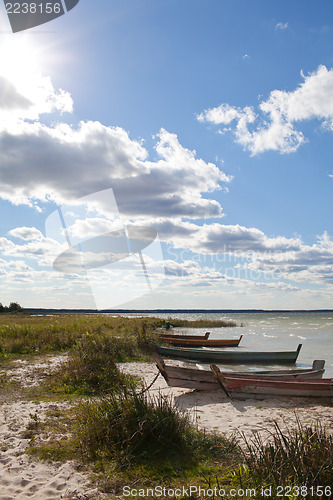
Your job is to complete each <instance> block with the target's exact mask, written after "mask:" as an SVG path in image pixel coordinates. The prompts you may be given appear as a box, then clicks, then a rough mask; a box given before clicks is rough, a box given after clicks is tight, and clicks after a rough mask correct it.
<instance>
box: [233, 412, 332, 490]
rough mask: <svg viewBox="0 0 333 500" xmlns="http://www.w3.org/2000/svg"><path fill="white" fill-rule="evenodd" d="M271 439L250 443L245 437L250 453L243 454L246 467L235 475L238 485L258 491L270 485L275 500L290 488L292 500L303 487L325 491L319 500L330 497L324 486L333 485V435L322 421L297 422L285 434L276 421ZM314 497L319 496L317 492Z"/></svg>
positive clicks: (254, 439)
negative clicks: (280, 491) (281, 492)
mask: <svg viewBox="0 0 333 500" xmlns="http://www.w3.org/2000/svg"><path fill="white" fill-rule="evenodd" d="M271 438H272V439H271V440H270V442H268V443H264V442H263V440H262V438H261V436H260V434H257V435H256V436H255V437H254V438H253V440H252V441H251V442H249V441H248V440H246V439H245V438H244V439H245V442H246V445H247V451H246V453H245V454H244V459H245V468H243V469H239V471H238V473H237V474H236V476H237V480H238V482H239V485H240V486H244V485H245V486H246V487H253V488H256V489H257V490H259V489H260V490H261V488H267V487H269V486H270V487H272V490H271V492H272V495H274V496H272V498H275V495H278V493H279V490H281V488H285V490H284V491H286V489H289V487H291V492H290V494H291V496H290V498H293V496H292V492H293V491H294V493H297V487H301V486H303V487H304V489H303V492H305V491H308V492H309V493H310V491H314V492H316V491H319V489H318V490H317V488H320V489H322V490H323V495H322V496H320V495H319V496H320V498H331V492H329V494H328V495H326V494H325V486H327V487H328V486H331V485H332V484H333V437H332V435H330V434H329V433H328V432H327V430H326V429H324V428H323V427H322V426H321V425H320V423H319V422H318V423H317V424H316V425H310V426H305V425H302V424H301V422H300V421H299V420H297V426H296V428H295V429H288V430H287V431H286V432H283V431H282V430H281V428H280V426H279V424H278V423H277V422H275V430H274V432H273V433H272V436H271ZM293 488H295V490H293ZM311 488H312V490H311ZM306 489H307V490H306ZM326 493H328V490H327V489H326ZM299 495H301V493H299ZM295 496H297V494H295ZM302 496H303V497H304V496H306V495H303V494H302ZM310 496H311V495H310ZM310 496H309V498H310ZM312 496H318V495H316V493H314V494H313V495H312ZM306 498H308V497H307V496H306Z"/></svg>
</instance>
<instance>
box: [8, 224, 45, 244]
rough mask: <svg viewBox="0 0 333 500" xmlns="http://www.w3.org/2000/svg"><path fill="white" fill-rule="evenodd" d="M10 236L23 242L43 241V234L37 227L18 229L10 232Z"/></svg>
mask: <svg viewBox="0 0 333 500" xmlns="http://www.w3.org/2000/svg"><path fill="white" fill-rule="evenodd" d="M8 234H9V236H14V238H20V239H21V240H26V241H29V240H36V239H42V238H43V237H44V236H43V234H42V233H41V232H40V231H39V230H38V229H36V228H35V227H17V228H15V229H12V230H11V231H9V232H8Z"/></svg>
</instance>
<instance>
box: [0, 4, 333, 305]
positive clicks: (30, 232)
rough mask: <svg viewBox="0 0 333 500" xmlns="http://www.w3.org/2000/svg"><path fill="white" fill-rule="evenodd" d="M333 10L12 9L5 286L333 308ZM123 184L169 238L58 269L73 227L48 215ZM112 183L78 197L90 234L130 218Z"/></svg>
mask: <svg viewBox="0 0 333 500" xmlns="http://www.w3.org/2000/svg"><path fill="white" fill-rule="evenodd" d="M332 14H333V6H332V2H331V1H329V0H321V1H319V2H316V3H314V2H312V1H308V0H306V1H304V0H302V1H300V0H295V1H293V2H287V1H285V0H282V1H279V2H275V1H272V2H267V1H264V0H260V1H259V0H254V1H251V2H248V1H245V0H232V1H231V0H230V1H225V0H200V1H199V0H177V1H173V0H143V1H138V0H135V1H134V0H121V1H120V0H119V1H112V2H110V1H106V0H99V2H98V4H97V3H96V2H91V1H89V0H80V2H79V4H78V5H77V7H75V8H74V9H73V10H72V11H71V12H69V13H67V14H66V15H64V16H62V17H60V18H58V19H57V20H54V21H52V22H50V23H48V24H45V25H42V26H40V27H37V28H34V29H31V30H27V31H26V32H21V33H15V34H12V33H11V32H10V29H9V23H8V20H7V18H6V13H5V11H4V9H2V10H1V11H0V16H1V17H0V24H1V29H0V31H1V32H0V90H1V92H0V124H1V126H0V186H1V189H0V196H1V200H0V211H1V214H2V217H1V219H0V278H1V281H0V301H1V302H2V303H4V304H7V303H9V302H10V301H13V300H17V301H19V302H20V303H21V304H22V305H23V306H26V307H68V308H71V307H73V308H77V307H98V308H101V307H103V308H104V307H126V308H132V307H133V308H148V309H149V308H152V309H154V308H189V309H190V308H205V309H209V308H215V309H216V308H221V309H223V308H235V309H237V308H243V309H245V308H263V309H265V308H273V309H302V308H304V309H319V308H332V304H333V302H332V298H333V293H332V292H333V289H332V286H333V273H332V271H333V242H332V237H333V228H332V186H333V164H332V152H333V142H332V139H333V53H332V46H333V44H332V41H333V23H332ZM106 189H109V190H111V189H112V193H113V195H114V197H115V198H113V197H112V196H113V195H112V196H111V195H110V196H111V198H110V199H112V200H113V201H114V203H113V204H112V210H113V209H115V206H117V210H119V214H120V216H121V221H122V222H121V224H123V226H124V227H125V226H126V227H128V226H129V225H134V226H136V227H138V226H140V227H149V228H153V229H154V231H156V233H157V234H158V237H159V242H160V245H161V249H162V253H160V252H159V250H158V248H159V243H158V242H157V240H156V241H155V243H154V245H155V246H154V245H153V246H151V247H149V245H147V249H146V250H145V251H144V252H143V254H141V256H140V255H132V256H129V258H127V259H126V258H124V259H122V260H121V262H118V264H117V265H114V264H112V265H110V266H106V267H103V266H100V267H96V268H95V269H93V268H92V269H90V270H89V272H88V274H87V273H82V272H75V270H74V271H73V270H71V271H73V272H67V273H66V272H59V270H58V271H57V270H55V269H54V268H53V262H54V260H55V258H56V257H57V255H59V254H63V252H64V251H65V250H66V245H67V246H68V241H67V240H66V239H65V238H64V235H62V236H61V235H58V236H57V237H55V233H54V232H52V231H51V232H50V223H49V222H47V221H50V219H48V217H49V216H50V215H51V214H52V213H53V212H54V211H55V210H57V207H67V208H66V210H67V211H68V213H69V212H70V211H71V210H72V211H73V210H74V209H73V206H74V205H75V203H76V204H77V201H76V202H75V200H78V199H81V198H82V197H86V196H88V195H92V194H93V193H100V192H101V191H102V190H106ZM109 192H110V193H111V191H109ZM96 196H97V198H89V200H88V202H87V203H88V205H89V204H90V205H89V207H90V208H89V207H88V205H87V207H88V208H89V209H87V210H86V211H85V212H84V213H82V212H81V215H80V218H79V219H78V220H77V221H76V222H75V221H74V220H73V219H69V218H68V219H66V217H67V216H66V212H65V210H64V209H62V213H63V214H64V217H65V223H68V224H69V225H70V227H68V231H69V235H70V236H71V237H75V238H76V240H75V241H78V242H83V241H85V240H87V239H89V237H90V238H91V237H97V236H98V235H99V234H102V233H101V231H105V232H108V231H111V230H114V229H115V228H116V229H117V227H116V226H117V223H119V224H120V222H119V221H120V219H119V218H118V215H119V214H118V215H117V216H115V211H114V210H113V211H112V210H111V208H110V206H108V205H107V203H106V202H104V201H103V200H104V198H103V196H102V195H100V196H99V195H96ZM98 196H99V197H98ZM102 198H103V199H102ZM96 200H97V201H96ZM115 204H116V205H115ZM70 207H71V208H70ZM92 207H93V209H92ZM58 213H59V212H58ZM68 217H69V216H68ZM54 220H55V219H54ZM52 221H53V219H52ZM54 224H55V222H54ZM52 227H53V226H52ZM48 228H49V229H48ZM53 229H54V228H53ZM51 233H52V234H51ZM72 244H73V245H74V243H73V240H72ZM142 255H143V256H144V261H145V266H146V269H145V270H144V269H143V268H142ZM147 273H148V275H149V280H150V281H149V286H148V288H147V283H148V281H147ZM152 288H153V289H152ZM129 290H131V292H129Z"/></svg>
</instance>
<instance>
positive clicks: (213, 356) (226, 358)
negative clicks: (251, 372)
mask: <svg viewBox="0 0 333 500" xmlns="http://www.w3.org/2000/svg"><path fill="white" fill-rule="evenodd" d="M153 344H154V346H155V349H156V351H157V352H158V354H160V355H161V356H163V357H170V358H182V359H189V360H193V361H202V362H207V363H209V362H213V363H214V362H215V363H233V364H243V363H255V364H286V363H287V364H289V363H296V360H297V357H298V355H299V352H300V350H301V348H302V344H299V345H298V347H297V350H296V351H262V352H260V351H259V352H257V351H238V350H237V351H236V350H235V351H227V350H225V349H206V348H205V347H201V348H198V349H197V348H194V347H166V346H161V345H159V344H156V342H153Z"/></svg>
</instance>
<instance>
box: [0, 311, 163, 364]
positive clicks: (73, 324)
mask: <svg viewBox="0 0 333 500" xmlns="http://www.w3.org/2000/svg"><path fill="white" fill-rule="evenodd" d="M162 324H163V320H159V319H156V318H123V317H115V318H113V317H108V316H93V315H90V316H89V315H83V314H82V315H80V314H69V315H67V314H66V315H54V316H7V315H3V316H0V358H2V359H5V358H6V357H11V356H17V355H22V354H36V353H46V352H57V351H66V350H68V349H70V348H72V347H73V346H74V345H75V344H76V343H77V341H78V340H80V339H81V338H83V337H84V336H85V335H86V333H87V332H88V333H89V334H92V335H94V334H108V335H113V336H114V338H115V339H116V338H118V341H119V342H118V345H119V344H120V343H121V342H122V343H123V347H121V350H124V349H125V348H124V344H125V343H126V340H125V338H127V339H128V340H127V344H128V345H127V352H129V351H130V348H129V344H130V343H133V341H134V343H135V346H136V347H135V349H136V350H137V351H138V350H142V351H147V348H146V340H147V337H148V336H149V335H152V332H153V331H154V329H156V328H157V327H159V326H161V325H162ZM121 339H123V340H121ZM125 350H126V349H125Z"/></svg>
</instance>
